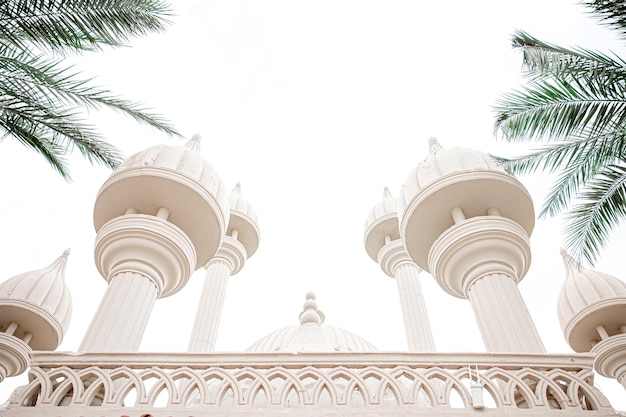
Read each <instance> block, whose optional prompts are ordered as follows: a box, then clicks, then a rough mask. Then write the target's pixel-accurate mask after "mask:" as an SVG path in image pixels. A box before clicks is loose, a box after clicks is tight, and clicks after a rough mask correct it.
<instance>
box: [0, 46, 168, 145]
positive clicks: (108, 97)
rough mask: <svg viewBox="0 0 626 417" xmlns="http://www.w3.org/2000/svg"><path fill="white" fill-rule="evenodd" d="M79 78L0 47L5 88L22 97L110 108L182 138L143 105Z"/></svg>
mask: <svg viewBox="0 0 626 417" xmlns="http://www.w3.org/2000/svg"><path fill="white" fill-rule="evenodd" d="M79 76H80V74H79V73H76V72H73V71H71V67H69V68H68V67H64V66H63V65H62V62H61V61H58V60H53V59H48V58H45V57H43V56H32V55H30V54H28V53H26V52H24V51H19V50H17V49H12V48H10V47H8V46H6V45H5V46H2V45H0V77H1V78H0V83H1V84H2V86H3V88H11V89H15V90H16V91H21V94H22V95H23V96H29V95H33V94H37V95H38V97H39V98H38V100H39V101H40V102H42V101H43V100H45V101H46V102H47V103H48V105H49V106H51V107H71V106H73V107H76V106H86V107H87V108H100V107H106V108H110V109H113V110H116V111H119V112H121V113H123V114H125V115H127V116H130V117H131V118H133V119H135V120H137V121H139V122H142V123H145V124H147V125H148V126H151V127H153V128H155V129H157V130H160V131H162V132H164V133H166V134H168V135H170V136H180V133H178V131H177V130H176V129H175V128H174V127H173V126H171V125H170V124H169V123H167V122H166V121H165V119H163V118H162V117H160V116H157V115H154V114H151V113H149V112H147V111H146V110H145V109H144V108H142V107H141V105H140V104H137V103H134V102H131V101H128V100H122V99H120V98H118V97H116V96H114V95H112V94H111V92H110V91H108V90H106V89H101V88H97V87H93V86H91V85H90V81H91V79H81V78H79ZM0 91H1V90H0Z"/></svg>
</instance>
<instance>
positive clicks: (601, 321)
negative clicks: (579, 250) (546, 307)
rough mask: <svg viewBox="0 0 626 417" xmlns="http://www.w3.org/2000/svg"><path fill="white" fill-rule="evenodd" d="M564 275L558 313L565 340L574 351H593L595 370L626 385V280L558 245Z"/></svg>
mask: <svg viewBox="0 0 626 417" xmlns="http://www.w3.org/2000/svg"><path fill="white" fill-rule="evenodd" d="M561 255H562V256H563V262H564V264H565V270H566V278H565V282H564V283H563V286H562V287H561V293H560V294H559V299H558V315H559V322H560V323H561V329H562V330H563V335H564V336H565V340H567V343H568V344H569V345H570V346H571V347H572V349H574V350H575V351H576V352H589V351H591V352H592V353H595V355H596V356H595V359H594V366H595V368H596V370H597V371H598V373H600V374H601V375H603V376H606V377H609V378H615V379H617V380H618V381H619V382H620V383H621V384H622V385H624V388H626V283H624V282H623V281H621V280H619V279H617V278H615V277H614V276H612V275H609V274H605V273H602V272H598V271H593V270H589V269H587V268H584V267H583V266H581V265H580V264H579V263H578V262H576V260H574V259H573V258H572V257H571V256H569V255H568V254H567V252H565V250H563V249H561Z"/></svg>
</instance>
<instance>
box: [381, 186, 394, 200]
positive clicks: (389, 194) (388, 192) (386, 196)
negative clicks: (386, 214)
mask: <svg viewBox="0 0 626 417" xmlns="http://www.w3.org/2000/svg"><path fill="white" fill-rule="evenodd" d="M388 198H393V196H392V195H391V192H390V191H389V187H387V186H385V189H384V190H383V200H385V199H388Z"/></svg>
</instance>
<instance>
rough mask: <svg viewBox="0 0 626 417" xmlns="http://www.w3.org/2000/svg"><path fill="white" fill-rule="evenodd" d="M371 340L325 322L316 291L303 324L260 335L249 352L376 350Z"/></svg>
mask: <svg viewBox="0 0 626 417" xmlns="http://www.w3.org/2000/svg"><path fill="white" fill-rule="evenodd" d="M377 350H378V349H376V348H375V347H374V346H373V345H372V344H371V343H369V342H367V341H366V340H364V339H363V338H361V337H360V336H357V335H355V334H354V333H351V332H349V331H347V330H343V329H340V328H337V327H333V326H328V325H326V324H324V314H323V313H322V312H321V311H319V310H318V309H317V303H316V302H315V294H313V293H312V292H310V293H308V294H307V295H306V301H305V303H304V311H303V312H302V313H301V314H300V325H296V326H289V327H285V328H283V329H280V330H276V331H274V332H272V333H270V334H268V335H267V336H265V337H263V338H261V339H260V340H258V341H257V342H256V343H254V344H253V345H252V346H250V347H249V348H248V349H246V352H291V353H300V352H376V351H377Z"/></svg>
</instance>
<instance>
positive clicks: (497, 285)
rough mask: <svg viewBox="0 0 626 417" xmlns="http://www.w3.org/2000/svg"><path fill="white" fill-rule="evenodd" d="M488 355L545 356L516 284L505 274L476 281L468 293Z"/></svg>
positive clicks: (493, 275) (491, 275)
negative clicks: (493, 353)
mask: <svg viewBox="0 0 626 417" xmlns="http://www.w3.org/2000/svg"><path fill="white" fill-rule="evenodd" d="M467 298H468V299H469V301H470V303H471V304H472V308H473V310H474V314H475V315H476V320H477V322H478V325H479V327H480V332H481V334H482V337H483V341H484V342H485V346H486V348H487V350H488V351H489V352H521V353H544V352H545V348H544V346H543V343H542V342H541V338H540V337H539V333H538V332H537V329H536V328H535V325H534V323H533V320H532V318H531V316H530V313H529V312H528V308H527V307H526V303H524V300H523V299H522V295H521V294H520V292H519V288H518V287H517V283H516V281H515V280H514V279H513V278H512V277H510V276H507V275H505V274H489V275H485V276H483V277H482V278H479V279H477V280H475V281H474V282H473V283H472V285H471V287H470V288H469V289H468V291H467Z"/></svg>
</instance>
